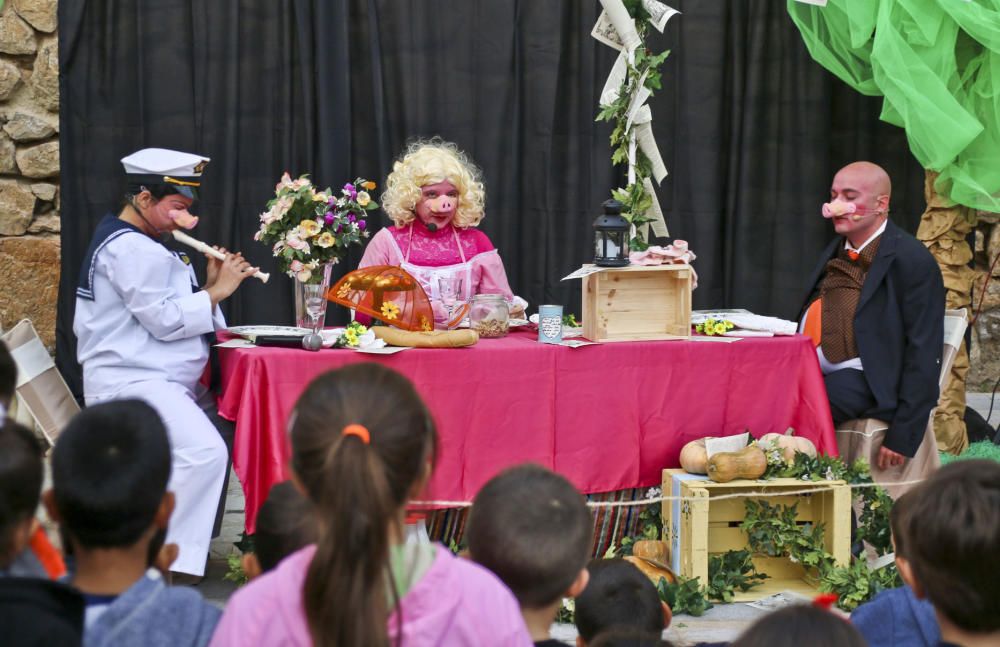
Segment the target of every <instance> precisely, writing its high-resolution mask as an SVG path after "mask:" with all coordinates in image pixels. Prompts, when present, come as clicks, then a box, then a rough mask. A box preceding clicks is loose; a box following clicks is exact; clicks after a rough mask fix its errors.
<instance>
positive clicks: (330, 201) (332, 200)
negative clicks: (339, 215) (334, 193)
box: [326, 197, 337, 207]
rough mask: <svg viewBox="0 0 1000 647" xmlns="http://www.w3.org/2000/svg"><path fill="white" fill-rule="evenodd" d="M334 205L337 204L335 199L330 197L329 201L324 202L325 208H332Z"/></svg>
mask: <svg viewBox="0 0 1000 647" xmlns="http://www.w3.org/2000/svg"><path fill="white" fill-rule="evenodd" d="M336 204H337V198H333V197H331V198H330V199H329V200H327V201H326V206H328V207H332V206H334V205H336Z"/></svg>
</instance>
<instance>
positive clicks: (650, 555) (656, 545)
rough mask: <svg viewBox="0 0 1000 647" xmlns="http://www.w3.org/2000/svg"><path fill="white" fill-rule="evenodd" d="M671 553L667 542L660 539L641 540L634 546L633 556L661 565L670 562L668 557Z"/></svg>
mask: <svg viewBox="0 0 1000 647" xmlns="http://www.w3.org/2000/svg"><path fill="white" fill-rule="evenodd" d="M669 553H670V549H669V548H668V547H667V542H665V541H660V540H659V539H640V540H639V541H637V542H635V543H634V544H632V554H633V555H635V556H636V557H642V558H643V559H648V560H652V561H654V562H657V563H659V564H667V563H669V562H670V560H669V559H668V557H667V556H668V555H669Z"/></svg>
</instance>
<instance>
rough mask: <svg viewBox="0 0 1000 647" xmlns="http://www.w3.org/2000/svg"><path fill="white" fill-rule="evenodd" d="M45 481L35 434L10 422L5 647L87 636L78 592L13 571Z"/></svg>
mask: <svg viewBox="0 0 1000 647" xmlns="http://www.w3.org/2000/svg"><path fill="white" fill-rule="evenodd" d="M42 476H43V469H42V448H41V446H40V445H39V443H38V440H37V439H36V438H35V435H34V434H33V433H31V431H30V430H28V429H26V428H24V427H23V426H21V425H19V424H17V423H16V422H14V421H11V420H8V421H6V422H5V423H4V424H3V426H2V427H0V636H3V641H4V644H5V645H79V644H80V638H81V636H82V634H83V600H82V599H81V598H80V595H79V593H77V592H76V591H74V590H73V589H71V588H70V587H68V586H66V585H64V584H60V583H58V582H52V581H49V580H47V579H45V578H44V577H41V578H40V577H30V576H29V577H25V576H22V575H27V574H22V573H19V572H18V571H17V569H16V568H14V566H15V559H16V557H17V556H18V555H20V554H22V553H23V552H24V551H25V549H26V548H27V546H28V543H29V541H30V538H31V535H32V533H33V531H34V525H35V510H36V508H38V499H39V495H40V494H41V490H42Z"/></svg>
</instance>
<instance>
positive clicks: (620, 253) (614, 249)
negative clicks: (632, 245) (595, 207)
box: [594, 199, 631, 267]
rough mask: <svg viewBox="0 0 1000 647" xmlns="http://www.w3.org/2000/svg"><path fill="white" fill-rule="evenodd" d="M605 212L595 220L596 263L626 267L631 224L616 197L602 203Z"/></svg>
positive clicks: (602, 265)
mask: <svg viewBox="0 0 1000 647" xmlns="http://www.w3.org/2000/svg"><path fill="white" fill-rule="evenodd" d="M601 206H602V207H604V213H603V214H601V215H600V216H598V217H597V220H595V221H594V243H595V245H596V252H595V254H594V265H598V266H600V267H625V266H626V265H628V264H629V260H628V234H629V230H630V229H631V226H630V225H629V223H628V220H625V218H624V216H622V203H621V202H618V201H617V200H615V199H611V200H606V201H605V202H604V203H603V204H602V205H601Z"/></svg>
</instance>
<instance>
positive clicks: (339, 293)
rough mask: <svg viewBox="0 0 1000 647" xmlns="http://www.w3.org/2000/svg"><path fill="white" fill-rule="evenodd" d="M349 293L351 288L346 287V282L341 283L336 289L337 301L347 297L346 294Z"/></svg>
mask: <svg viewBox="0 0 1000 647" xmlns="http://www.w3.org/2000/svg"><path fill="white" fill-rule="evenodd" d="M350 291H351V286H350V285H348V284H347V283H346V282H344V283H341V284H340V287H339V288H337V298H338V299H343V298H344V297H346V296H347V293H348V292H350Z"/></svg>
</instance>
